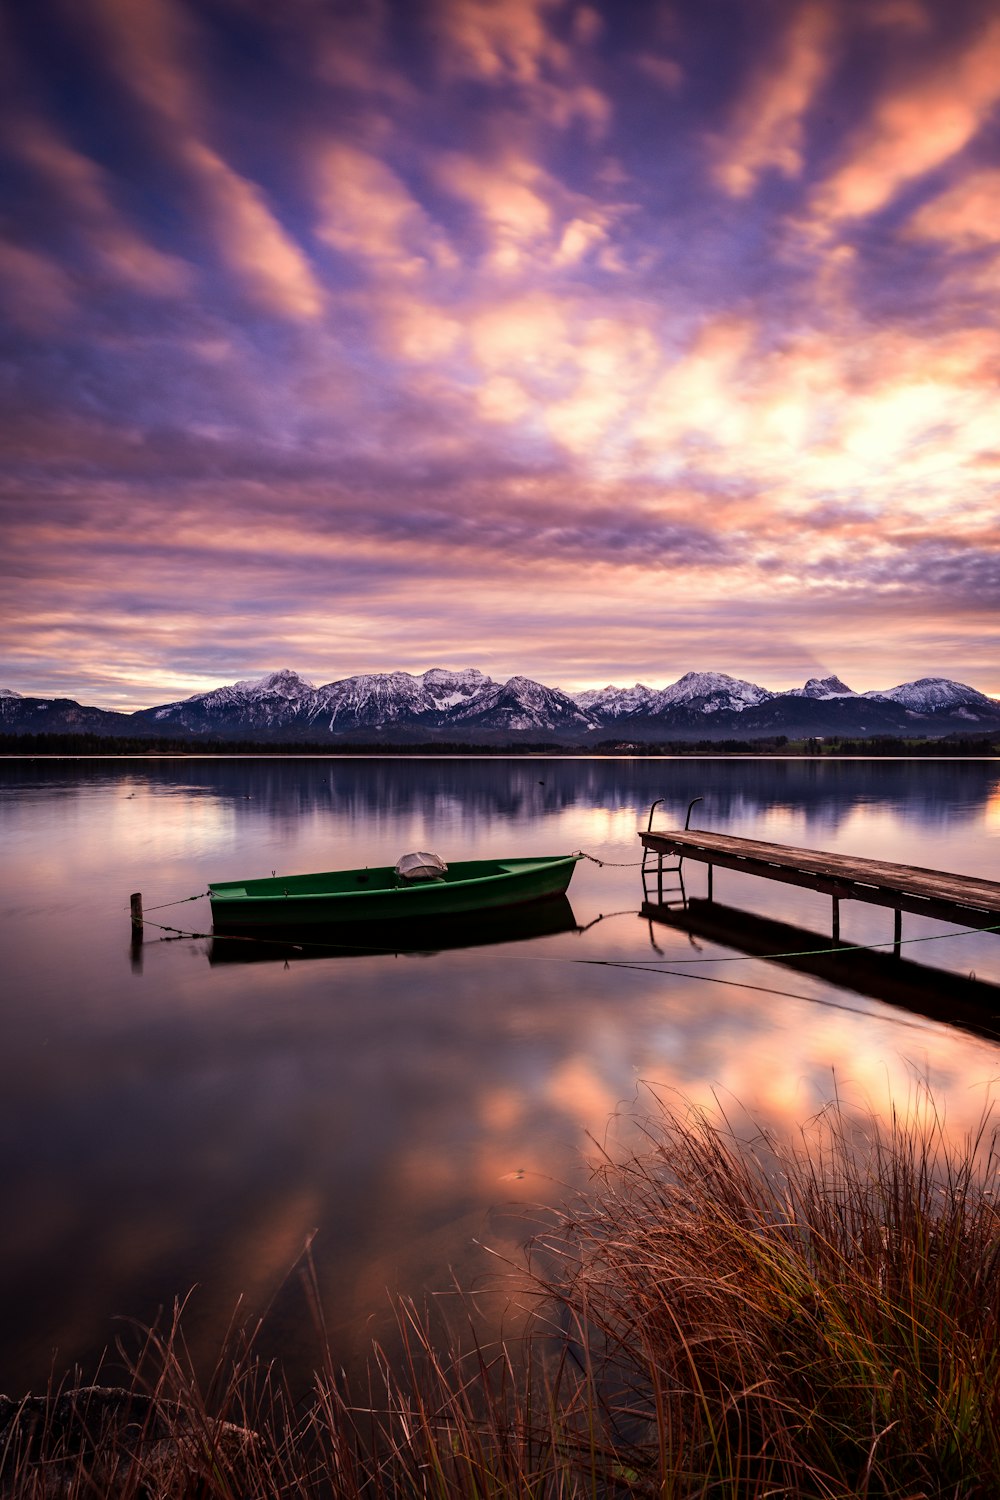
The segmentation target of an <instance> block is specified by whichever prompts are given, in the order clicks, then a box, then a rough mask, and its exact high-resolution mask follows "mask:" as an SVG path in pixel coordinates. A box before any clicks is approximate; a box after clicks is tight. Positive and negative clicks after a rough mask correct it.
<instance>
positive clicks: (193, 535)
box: [0, 0, 1000, 707]
mask: <svg viewBox="0 0 1000 1500" xmlns="http://www.w3.org/2000/svg"><path fill="white" fill-rule="evenodd" d="M0 43H2V46H0V55H2V57H3V58H4V61H3V63H2V64H0V81H2V89H0V99H2V101H3V102H2V104H0V156H2V163H3V181H4V202H5V212H4V214H3V217H2V220H0V311H2V312H3V315H4V322H5V325H6V333H5V340H4V342H5V354H4V359H3V381H2V397H0V399H2V400H3V403H4V421H3V446H4V468H3V508H2V518H3V519H2V528H3V529H2V550H0V559H2V562H0V566H2V569H3V575H4V586H3V605H2V612H0V631H2V636H3V639H2V646H0V688H3V687H6V688H12V689H15V690H16V691H18V692H20V693H23V694H39V695H44V696H55V695H61V696H69V697H73V698H78V699H80V700H81V701H83V702H88V703H97V704H100V705H102V706H105V707H139V706H145V705H148V704H150V703H155V702H165V701H168V700H170V699H173V698H177V697H181V696H185V695H187V694H190V693H195V692H200V691H204V690H206V689H208V688H212V687H215V686H217V685H219V684H220V683H225V682H233V681H235V680H237V679H239V678H248V677H254V676H257V675H261V674H263V673H265V672H267V671H269V670H272V669H275V668H279V667H284V666H288V667H291V668H293V669H294V670H296V671H297V672H300V673H302V674H303V675H304V676H306V677H308V678H310V679H311V680H312V681H314V682H317V683H326V682H330V681H332V680H335V679H337V678H340V677H344V676H347V675H350V674H353V673H355V672H362V671H376V672H377V671H388V670H393V669H402V670H407V671H412V672H423V671H424V670H425V669H427V668H428V667H432V666H436V665H441V666H452V667H458V668H460V667H466V666H476V667H478V668H480V669H481V670H482V671H484V672H486V673H488V674H490V675H491V676H493V677H495V678H503V677H505V676H507V675H510V674H512V673H515V672H519V673H524V674H526V675H527V676H530V677H533V678H536V679H538V680H540V681H543V682H545V683H548V684H550V685H559V686H561V687H563V688H564V689H568V690H574V691H575V690H579V689H582V688H586V687H594V686H602V685H603V684H605V683H607V682H617V683H620V684H623V685H624V684H629V683H632V682H634V681H636V680H637V679H638V680H641V681H644V682H648V683H650V684H651V685H663V684H665V683H667V682H670V681H673V680H674V679H675V678H676V677H678V676H679V675H680V674H681V673H683V672H685V671H688V670H692V669H697V670H709V669H710V670H716V671H724V672H729V673H732V674H734V675H736V676H739V677H746V678H749V679H751V680H753V681H755V682H760V683H762V684H763V685H765V686H767V687H770V688H772V689H780V688H787V687H791V686H795V685H798V684H801V683H802V682H803V681H804V680H805V678H806V677H808V676H813V675H820V676H822V675H825V674H827V673H832V672H836V673H837V674H839V675H840V676H842V677H843V678H844V680H845V681H846V682H847V683H849V685H850V686H851V687H852V688H854V689H856V690H858V691H864V690H867V689H871V688H886V687H890V686H892V685H894V684H896V683H899V682H903V681H905V680H908V679H912V678H915V677H919V676H923V675H940V676H947V677H952V678H957V679H959V680H961V681H963V682H968V683H971V684H973V685H974V686H976V687H978V688H979V689H981V690H982V691H984V692H988V693H993V694H1000V666H998V663H1000V620H998V605H1000V527H998V524H997V522H998V510H1000V505H998V484H1000V415H998V407H997V378H998V370H1000V322H998V316H997V309H998V298H1000V15H998V13H997V7H996V4H995V3H994V0H957V3H954V4H951V5H949V6H947V7H945V6H942V5H940V4H935V3H933V0H857V3H855V0H846V3H845V0H779V3H777V4H775V5H772V6H767V7H761V6H759V5H754V4H751V3H749V0H719V3H717V4H715V5H711V6H705V5H703V4H696V3H693V0H674V3H666V0H664V3H660V0H603V3H600V0H589V3H581V0H409V3H401V0H400V3H397V0H358V3H355V4H350V3H348V4H343V5H340V4H329V5H326V4H324V5H316V4H313V3H309V0H285V3H283V4H281V5H272V4H265V3H264V0H92V3H90V4H88V5H86V6H83V7H74V6H71V5H67V4H65V3H63V0H38V3H36V4H35V5H32V6H18V7H10V8H9V10H8V13H7V16H6V19H5V20H2V21H0Z"/></svg>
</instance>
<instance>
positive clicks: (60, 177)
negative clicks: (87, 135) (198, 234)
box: [6, 115, 194, 297]
mask: <svg viewBox="0 0 1000 1500" xmlns="http://www.w3.org/2000/svg"><path fill="white" fill-rule="evenodd" d="M6 144H7V147H8V150H9V151H10V152H11V154H16V155H17V156H18V157H19V158H20V159H21V160H22V161H23V162H24V163H25V164H26V165H27V166H28V167H29V168H31V169H32V170H33V171H35V172H36V173H37V174H38V175H39V176H40V177H41V178H43V179H44V180H45V181H46V182H47V183H48V185H49V189H50V191H51V192H52V194H53V195H54V196H55V197H56V199H57V201H58V204H59V209H60V213H61V214H62V215H64V216H65V217H66V219H67V221H68V222H70V223H72V225H73V228H74V231H75V232H76V233H77V234H79V235H80V236H81V237H82V238H83V239H84V241H85V243H86V244H87V246H88V248H89V249H90V251H91V253H92V254H93V255H94V256H95V257H96V258H97V260H98V261H99V262H100V263H101V264H102V265H103V266H104V267H105V268H106V269H107V270H109V271H111V272H112V274H113V275H114V277H115V278H116V280H118V281H119V282H124V283H126V284H128V285H130V286H131V287H132V288H133V289H134V290H135V291H138V292H142V293H145V294H146V295H149V296H156V297H177V296H181V295H183V294H184V293H186V292H188V291H190V289H191V286H192V283H193V280H194V274H193V269H192V267H191V266H189V265H187V264H186V263H185V262H184V261H182V260H180V259H179V258H178V257H177V256H175V255H168V254H165V253H164V252H163V251H162V250H159V249H157V248H156V247H155V246H154V245H152V244H150V243H149V241H148V240H146V239H145V238H144V237H143V236H142V235H141V234H139V233H138V232H137V231H136V230H135V229H134V228H133V226H132V225H131V224H129V223H128V222H127V220H126V219H125V217H124V215H123V214H122V213H120V212H119V210H118V209H117V208H116V207H115V205H114V202H113V199H112V187H111V182H110V178H109V174H108V173H107V172H106V171H104V170H103V169H102V168H101V167H100V166H99V165H98V164H97V163H96V162H94V161H92V160H91V159H90V158H89V157H87V156H84V155H83V154H82V153H81V152H79V151H76V150H75V149H74V148H73V147H72V146H70V145H68V144H67V143H66V142H65V141H63V140H60V139H59V137H58V136H57V135H56V133H55V131H54V130H53V129H52V128H51V126H49V125H47V124H46V123H45V122H43V121H41V120H39V119H37V118H30V117H27V116H24V115H22V116H20V117H17V118H15V119H13V120H11V121H9V122H8V128H7V131H6Z"/></svg>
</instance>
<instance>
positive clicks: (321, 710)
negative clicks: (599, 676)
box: [0, 667, 1000, 745]
mask: <svg viewBox="0 0 1000 1500" xmlns="http://www.w3.org/2000/svg"><path fill="white" fill-rule="evenodd" d="M0 732H4V733H7V734H38V733H45V732H50V733H61V734H66V733H88V734H98V735H106V736H108V737H109V738H112V739H114V738H121V737H124V736H128V737H142V738H171V739H178V738H183V739H199V738H204V739H211V740H237V739H238V740H254V741H260V742H264V743H266V742H275V743H281V742H284V743H290V742H294V741H298V742H300V743H303V742H309V743H313V742H318V743H326V742H346V743H350V742H352V741H353V742H354V743H360V742H364V743H368V744H371V743H375V742H384V743H392V744H406V743H433V742H435V741H440V742H452V743H455V742H459V743H468V744H503V743H516V742H518V741H522V742H531V741H546V742H549V743H551V742H556V743H560V744H576V745H580V744H583V745H585V744H587V743H595V744H596V743H599V742H602V741H608V740H609V739H613V740H614V741H615V742H622V743H637V744H642V743H650V742H653V741H665V740H688V741H690V740H705V739H710V740H725V739H741V740H753V739H764V738H773V737H776V736H778V735H786V736H787V737H788V738H790V739H799V738H803V737H823V738H831V737H837V738H845V737H846V738H852V739H859V738H868V737H871V736H874V735H892V736H898V737H902V738H910V739H915V738H920V739H923V738H937V737H942V736H945V735H950V734H971V733H975V734H979V735H983V734H995V733H1000V702H998V701H997V700H996V699H993V698H990V697H987V695H986V694H985V693H981V692H978V691H977V690H976V689H975V688H972V687H967V686H966V685H965V684H964V683H960V682H952V681H950V680H949V679H948V678H943V677H921V678H918V679H917V680H916V681H914V682H904V683H900V684H899V686H898V687H893V688H887V689H885V690H884V691H881V690H880V691H870V692H865V693H855V692H853V691H852V690H851V688H849V687H847V685H846V684H845V683H843V682H841V680H840V679H839V678H838V677H833V676H831V677H823V678H816V677H812V678H810V679H809V681H808V682H806V683H805V685H804V686H803V687H800V688H792V689H790V690H787V691H784V692H772V691H770V690H769V689H768V688H763V687H759V686H758V685H757V684H756V683H752V682H745V681H743V680H742V679H740V678H736V677H729V676H727V675H726V673H724V672H687V673H685V675H684V676H683V677H681V678H679V679H678V681H677V682H674V683H671V684H670V685H669V686H668V687H664V688H651V687H646V686H645V685H644V684H642V683H636V684H635V685H634V686H633V687H629V688H620V687H613V686H609V687H605V688H600V689H592V690H589V691H587V692H583V693H578V694H575V695H574V694H569V693H564V692H562V691H560V689H559V688H551V687H546V686H545V685H544V684H543V683H540V682H533V681H532V680H531V679H530V678H528V677H520V676H515V677H510V678H508V679H507V680H506V681H504V682H495V681H494V680H493V679H492V678H490V677H487V676H485V675H484V674H483V673H482V672H480V671H478V670H477V669H476V668H474V667H469V668H467V669H465V670H464V671H459V672H453V671H448V670H446V669H444V668H440V667H435V668H433V669H432V670H431V671H429V672H424V673H423V674H422V675H421V676H414V675H412V674H411V673H409V672H378V673H366V674H362V675H360V676H357V677H347V678H343V679H341V680H340V681H337V682H330V683H327V684H326V685H325V686H323V687H315V686H314V685H313V684H312V683H310V682H307V681H306V679H305V678H303V677H300V676H299V675H298V674H297V673H296V672H292V671H289V670H287V669H286V670H284V671H280V672H270V673H268V674H267V676H265V677H261V678H258V679H254V680H252V681H243V682H236V683H233V684H232V685H230V686H228V687H221V688H216V689H214V690H213V691H212V692H208V693H196V694H195V695H194V696H193V697H190V698H184V699H181V700H179V701H178V702H175V703H164V704H161V705H159V706H157V707H153V708H142V709H138V710H136V711H135V712H134V713H128V714H125V713H118V712H115V711H113V710H108V709H101V708H92V707H87V706H85V705H83V704H80V703H77V702H76V701H74V700H73V699H71V698H30V697H22V696H21V695H20V694H18V693H15V692H13V691H12V690H11V689H9V688H3V689H0Z"/></svg>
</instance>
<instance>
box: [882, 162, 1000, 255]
mask: <svg viewBox="0 0 1000 1500" xmlns="http://www.w3.org/2000/svg"><path fill="white" fill-rule="evenodd" d="M905 233H906V234H907V235H910V236H912V237H914V238H915V239H923V240H938V241H941V242H942V243H943V244H946V245H947V246H948V247H949V249H952V250H978V249H981V248H982V247H983V246H984V245H996V244H1000V170H998V169H997V168H995V167H983V168H980V169H979V170H978V171H973V172H969V173H967V174H966V175H965V176H964V177H962V178H961V180H960V181H959V182H956V183H955V184H954V186H953V187H950V188H948V189H947V190H946V191H945V192H943V193H939V194H938V196H937V197H935V198H931V199H930V200H929V201H928V202H926V203H924V204H923V206H922V207H921V208H919V209H917V211H916V213H914V214H912V215H911V216H910V219H909V221H908V223H907V225H906V230H905Z"/></svg>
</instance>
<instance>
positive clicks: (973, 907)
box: [639, 828, 1000, 951]
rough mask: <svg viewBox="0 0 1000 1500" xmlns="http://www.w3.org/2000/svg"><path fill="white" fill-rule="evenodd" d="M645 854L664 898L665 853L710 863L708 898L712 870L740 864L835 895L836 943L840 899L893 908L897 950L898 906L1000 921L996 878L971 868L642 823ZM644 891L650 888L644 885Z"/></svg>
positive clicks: (990, 923) (961, 920)
mask: <svg viewBox="0 0 1000 1500" xmlns="http://www.w3.org/2000/svg"><path fill="white" fill-rule="evenodd" d="M639 837H640V839H641V840H642V844H643V849H644V851H646V853H645V854H644V856H643V858H644V861H646V858H647V855H648V854H655V856H656V863H655V865H654V866H649V865H648V864H647V863H645V862H644V866H643V875H644V879H645V880H646V881H647V882H649V880H650V877H651V876H655V880H656V899H657V902H658V904H660V905H662V904H663V902H664V885H663V876H664V871H665V868H666V869H667V870H669V869H671V868H672V869H673V870H674V871H676V870H677V865H674V866H672V867H669V866H668V867H665V866H664V863H663V862H664V859H665V858H669V857H673V858H674V859H676V860H677V861H678V863H679V862H680V861H682V860H688V859H694V860H699V861H701V862H702V863H703V864H706V865H707V866H708V899H709V901H711V900H712V872H713V870H714V869H715V868H716V867H718V868H719V869H723V870H740V871H742V872H743V874H745V875H758V876H760V877H761V878H762V879H764V880H778V881H782V882H784V883H785V884H786V885H797V886H803V887H805V888H806V889H807V890H811V891H820V892H822V893H824V894H825V895H828V896H830V897H831V898H832V901H833V922H832V936H833V941H834V942H839V941H840V903H841V901H865V902H867V903H868V904H869V905H871V906H885V907H888V908H889V909H890V910H891V911H893V912H894V913H895V927H894V937H893V941H894V943H895V945H896V948H897V951H898V945H899V943H900V941H901V926H902V913H903V912H904V911H905V912H914V913H916V914H917V915H919V916H921V917H932V918H934V919H935V920H937V921H940V922H954V923H956V924H957V925H958V926H961V927H976V928H1000V882H997V881H995V880H983V879H981V878H980V877H979V876H974V875H950V874H947V873H946V872H945V871H943V870H925V869H921V868H920V867H919V866H917V865H897V864H890V863H889V862H887V861H886V860H880V859H861V858H859V857H855V856H854V855H851V854H828V853H823V852H822V851H820V850H816V849H795V848H792V847H791V846H790V845H788V844H768V843H764V842H763V840H761V839H743V838H735V837H733V836H732V835H731V834H728V833H705V832H703V831H701V830H700V829H683V830H681V829H678V830H667V831H663V832H661V831H660V830H658V829H654V828H644V829H640V830H639ZM647 892H648V894H649V895H651V894H652V893H651V892H649V891H648V884H647Z"/></svg>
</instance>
